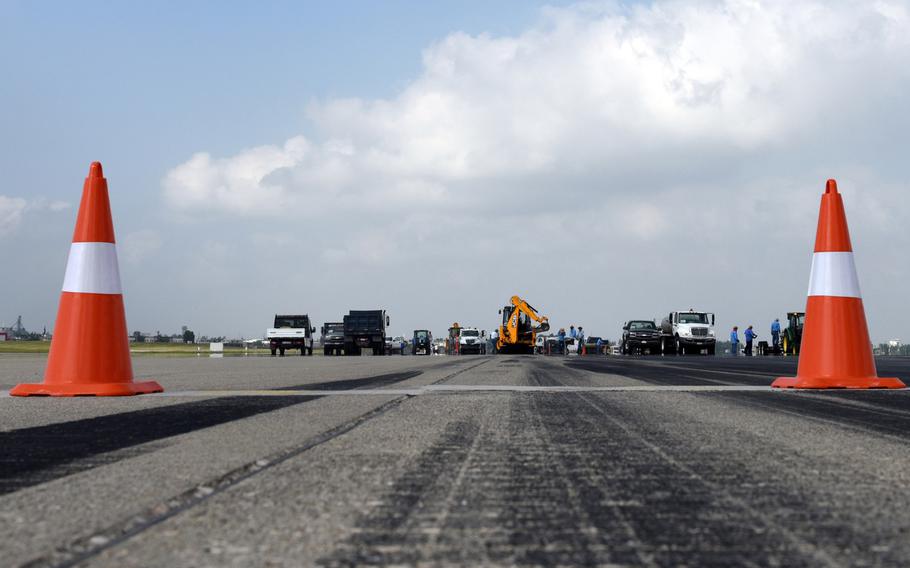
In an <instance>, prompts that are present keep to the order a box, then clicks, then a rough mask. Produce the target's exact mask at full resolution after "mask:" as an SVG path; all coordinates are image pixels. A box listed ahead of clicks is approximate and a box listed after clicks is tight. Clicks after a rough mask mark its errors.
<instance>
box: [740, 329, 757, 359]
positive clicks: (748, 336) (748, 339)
mask: <svg viewBox="0 0 910 568" xmlns="http://www.w3.org/2000/svg"><path fill="white" fill-rule="evenodd" d="M743 335H744V336H745V338H746V349H745V350H744V351H743V352H744V353H745V354H746V356H747V357H751V356H752V340H753V339H755V338H756V337H758V334H757V333H755V332H754V331H752V326H751V325H750V326H749V327H747V328H746V332H745V333H744V334H743Z"/></svg>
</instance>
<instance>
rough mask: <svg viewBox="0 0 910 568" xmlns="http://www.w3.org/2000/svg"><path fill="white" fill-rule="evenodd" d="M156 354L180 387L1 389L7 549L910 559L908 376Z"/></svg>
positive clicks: (396, 560) (758, 366) (153, 369)
mask: <svg viewBox="0 0 910 568" xmlns="http://www.w3.org/2000/svg"><path fill="white" fill-rule="evenodd" d="M44 362H45V359H44V358H43V357H38V356H0V390H8V389H9V388H11V387H12V386H13V385H14V384H16V383H17V382H21V381H36V380H40V377H41V374H42V372H43V366H44ZM134 367H135V371H136V375H137V380H144V379H155V380H158V381H159V382H160V383H161V384H162V385H163V386H164V388H165V389H166V392H165V393H164V394H162V395H144V396H139V397H129V398H115V399H108V398H71V399H50V398H37V399H21V398H12V397H9V396H7V395H6V394H5V392H4V394H3V395H2V396H0V553H2V556H0V558H2V561H0V563H2V564H3V565H4V566H30V567H37V566H111V567H114V566H117V567H120V566H137V567H138V566H143V567H144V566H364V565H367V566H369V565H471V566H478V565H493V566H570V565H578V566H607V565H629V566H730V565H754V566H900V565H910V492H908V491H907V487H908V483H910V457H908V448H910V446H908V442H910V392H908V391H906V390H902V391H840V390H839V391H824V392H821V391H813V392H794V391H772V390H771V389H770V388H768V385H770V383H771V381H772V380H773V379H774V378H775V377H777V376H781V375H792V374H793V373H794V372H795V370H796V361H795V360H794V359H783V358H758V357H755V358H729V357H727V358H724V357H717V358H713V357H712V358H706V357H696V356H687V357H583V358H582V357H575V356H572V357H566V358H563V357H553V358H547V357H531V356H476V357H471V356H464V357H410V356H409V357H398V356H393V357H359V358H331V357H313V358H309V357H285V358H268V357H266V358H260V357H249V358H246V357H236V358H231V357H226V358H221V359H209V358H159V357H140V358H136V359H134ZM878 367H879V374H880V375H882V376H896V377H899V378H901V379H903V380H904V381H905V382H906V381H910V359H902V358H887V359H880V360H879V361H878Z"/></svg>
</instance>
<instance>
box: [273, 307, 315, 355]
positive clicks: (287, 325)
mask: <svg viewBox="0 0 910 568" xmlns="http://www.w3.org/2000/svg"><path fill="white" fill-rule="evenodd" d="M315 331H316V328H315V327H313V326H311V325H310V316H308V315H306V314H304V315H279V314H276V315H275V326H274V327H270V328H268V329H267V330H266V331H265V337H266V339H268V340H269V349H271V351H272V356H274V355H275V354H276V353H277V354H279V355H281V356H282V357H284V352H285V350H287V349H300V354H301V355H312V354H313V333H314V332H315Z"/></svg>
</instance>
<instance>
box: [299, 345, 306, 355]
mask: <svg viewBox="0 0 910 568" xmlns="http://www.w3.org/2000/svg"><path fill="white" fill-rule="evenodd" d="M305 355H306V347H301V348H300V356H301V357H304V356H305Z"/></svg>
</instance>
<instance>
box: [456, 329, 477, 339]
mask: <svg viewBox="0 0 910 568" xmlns="http://www.w3.org/2000/svg"><path fill="white" fill-rule="evenodd" d="M461 336H462V337H480V332H479V331H477V330H476V329H463V330H461Z"/></svg>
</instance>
